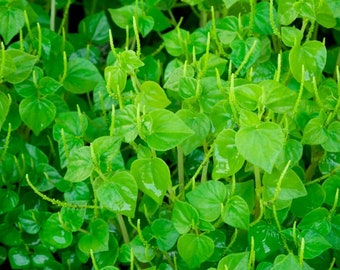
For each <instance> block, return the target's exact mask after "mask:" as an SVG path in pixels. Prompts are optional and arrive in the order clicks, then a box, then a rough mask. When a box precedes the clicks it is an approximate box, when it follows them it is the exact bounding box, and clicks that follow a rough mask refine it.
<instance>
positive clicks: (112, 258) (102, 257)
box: [93, 234, 120, 270]
mask: <svg viewBox="0 0 340 270" xmlns="http://www.w3.org/2000/svg"><path fill="white" fill-rule="evenodd" d="M119 251H120V246H119V244H118V241H117V239H116V237H115V236H114V235H113V234H110V235H109V243H108V250H107V251H101V252H96V253H94V254H93V255H94V258H95V261H96V263H97V265H98V266H99V267H100V269H101V270H104V269H106V268H108V269H107V270H110V268H109V267H110V266H109V265H114V264H115V262H116V261H117V258H118V254H119ZM111 267H113V266H111ZM111 270H119V269H118V268H115V267H113V268H112V269H111Z"/></svg>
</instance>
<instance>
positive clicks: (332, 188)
mask: <svg viewBox="0 0 340 270" xmlns="http://www.w3.org/2000/svg"><path fill="white" fill-rule="evenodd" d="M322 187H323V189H324V191H325V192H326V199H325V203H326V204H328V205H330V206H333V205H334V203H335V194H336V190H337V189H340V177H339V176H338V175H332V176H330V177H328V178H327V179H326V180H325V181H324V182H323V184H322ZM337 206H338V207H340V200H338V203H337Z"/></svg>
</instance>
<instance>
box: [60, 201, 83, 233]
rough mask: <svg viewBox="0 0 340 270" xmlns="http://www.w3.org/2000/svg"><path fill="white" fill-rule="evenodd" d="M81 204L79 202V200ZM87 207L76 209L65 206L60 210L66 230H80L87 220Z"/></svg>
mask: <svg viewBox="0 0 340 270" xmlns="http://www.w3.org/2000/svg"><path fill="white" fill-rule="evenodd" d="M77 203H78V204H80V203H79V202H77ZM80 205H81V204H80ZM85 214H86V209H85V208H81V209H74V208H69V207H63V208H61V211H60V219H61V221H62V223H63V226H64V228H65V229H66V230H68V231H72V232H76V231H78V230H79V229H80V228H81V227H82V225H83V223H84V220H85Z"/></svg>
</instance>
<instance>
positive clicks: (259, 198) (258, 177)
mask: <svg viewBox="0 0 340 270" xmlns="http://www.w3.org/2000/svg"><path fill="white" fill-rule="evenodd" d="M254 176H255V193H256V202H255V217H260V216H261V215H262V214H261V213H262V210H261V208H262V207H261V201H262V181H261V173H260V169H259V167H257V166H255V165H254Z"/></svg>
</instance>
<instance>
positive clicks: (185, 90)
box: [178, 76, 199, 99]
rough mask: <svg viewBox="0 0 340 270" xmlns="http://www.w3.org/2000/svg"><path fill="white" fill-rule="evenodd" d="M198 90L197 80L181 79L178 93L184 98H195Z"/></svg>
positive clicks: (184, 77) (185, 77)
mask: <svg viewBox="0 0 340 270" xmlns="http://www.w3.org/2000/svg"><path fill="white" fill-rule="evenodd" d="M197 89H199V85H198V82H197V79H195V78H191V77H187V76H183V77H182V78H180V80H179V89H178V93H179V95H180V96H181V97H182V98H184V99H186V98H192V97H195V96H196V91H197Z"/></svg>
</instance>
